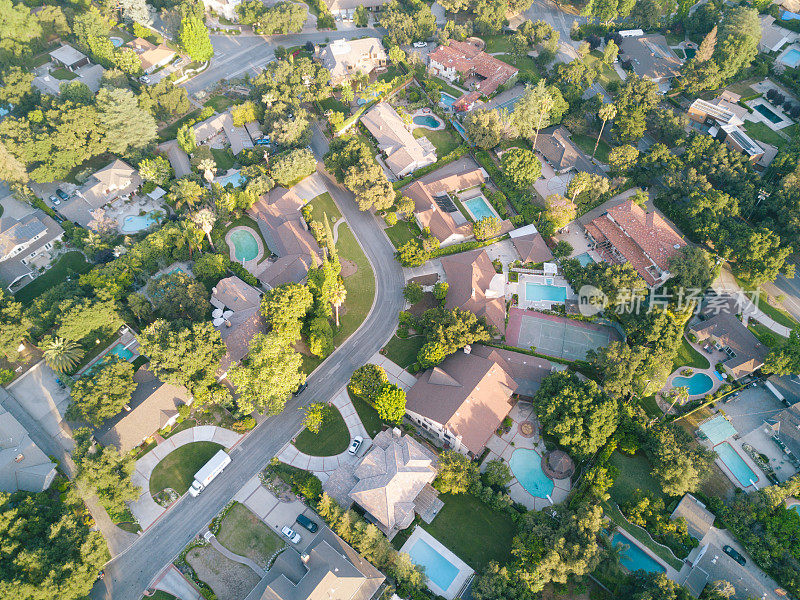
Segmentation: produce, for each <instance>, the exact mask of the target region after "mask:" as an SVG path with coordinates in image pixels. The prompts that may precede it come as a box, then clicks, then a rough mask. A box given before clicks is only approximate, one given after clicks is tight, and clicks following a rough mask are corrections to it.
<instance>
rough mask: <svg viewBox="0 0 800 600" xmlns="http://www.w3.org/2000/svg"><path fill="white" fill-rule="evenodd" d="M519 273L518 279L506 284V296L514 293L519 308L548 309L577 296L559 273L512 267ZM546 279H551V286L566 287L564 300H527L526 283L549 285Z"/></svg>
mask: <svg viewBox="0 0 800 600" xmlns="http://www.w3.org/2000/svg"><path fill="white" fill-rule="evenodd" d="M514 270H515V271H517V272H518V273H519V280H518V281H517V282H513V281H512V282H510V283H509V284H508V285H507V286H506V298H509V299H510V298H511V297H512V296H513V295H514V294H516V295H517V306H518V307H519V308H521V309H524V310H528V309H532V310H536V309H546V310H550V309H552V307H553V306H554V305H557V304H561V305H563V304H565V302H566V301H567V300H577V298H578V296H577V295H576V294H575V292H574V291H573V289H572V288H571V287H570V285H569V283H568V282H567V280H566V279H565V278H564V277H563V276H561V275H553V274H545V273H544V272H543V271H542V272H541V274H538V273H534V272H532V271H531V272H526V271H525V270H522V269H514ZM547 280H552V281H553V287H563V288H565V289H566V297H565V299H564V302H560V301H558V300H528V298H527V296H526V292H525V290H526V288H525V284H526V283H537V284H540V285H549V284H548V283H547Z"/></svg>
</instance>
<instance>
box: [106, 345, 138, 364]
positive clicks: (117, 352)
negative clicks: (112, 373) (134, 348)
mask: <svg viewBox="0 0 800 600" xmlns="http://www.w3.org/2000/svg"><path fill="white" fill-rule="evenodd" d="M108 354H113V355H114V356H119V357H120V358H121V359H122V360H130V359H132V358H133V352H131V351H130V350H128V349H127V348H126V347H125V344H121V343H120V344H117V345H116V346H114V347H113V348H112V349H111V350H110V351H109V353H108Z"/></svg>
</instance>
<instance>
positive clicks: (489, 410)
mask: <svg viewBox="0 0 800 600" xmlns="http://www.w3.org/2000/svg"><path fill="white" fill-rule="evenodd" d="M468 350H469V352H468ZM511 370H512V369H511V367H510V366H509V364H508V363H507V362H506V360H505V359H504V358H503V357H502V356H501V355H500V353H498V352H495V351H494V349H492V350H490V351H489V352H488V354H486V356H485V357H484V356H478V354H473V353H471V349H467V348H465V349H464V350H463V351H461V350H460V351H458V352H456V353H455V354H451V355H450V356H448V357H447V358H446V359H444V361H443V362H442V363H441V364H439V365H437V366H436V367H433V368H432V369H428V370H426V371H425V372H423V373H422V374H421V375H420V376H419V377H418V379H417V382H416V383H415V384H414V385H413V386H412V387H411V388H410V389H409V390H408V391H407V393H406V413H407V414H408V416H409V417H410V418H411V420H412V421H414V422H415V423H416V424H418V425H420V426H421V427H423V428H424V429H425V430H426V431H427V432H428V433H430V434H433V435H435V436H437V437H438V438H439V439H440V440H441V441H442V442H443V443H444V444H447V445H448V446H450V447H451V448H453V449H454V450H457V451H459V452H462V453H464V454H471V455H472V456H479V455H480V454H481V452H482V451H483V449H484V447H485V446H486V443H487V442H488V441H489V439H490V438H491V437H492V434H493V433H494V432H495V431H496V430H497V428H498V427H499V426H500V423H502V421H503V419H504V418H506V416H508V413H509V411H510V410H511V407H512V404H511V395H512V394H513V393H514V392H515V391H516V389H517V387H518V384H517V382H516V381H514V379H513V377H512V376H511Z"/></svg>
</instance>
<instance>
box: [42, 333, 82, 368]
mask: <svg viewBox="0 0 800 600" xmlns="http://www.w3.org/2000/svg"><path fill="white" fill-rule="evenodd" d="M41 350H42V354H43V355H44V360H45V362H46V363H47V365H48V366H49V367H50V368H51V369H53V370H54V371H56V372H58V373H66V372H67V371H71V370H72V369H74V368H75V366H76V365H77V364H78V361H79V360H80V359H81V358H82V357H83V350H81V347H80V346H79V345H78V344H77V343H76V342H73V341H72V340H66V339H64V338H60V337H57V338H53V339H52V340H49V341H48V342H46V343H45V344H44V345H43V346H42V348H41Z"/></svg>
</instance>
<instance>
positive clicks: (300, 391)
mask: <svg viewBox="0 0 800 600" xmlns="http://www.w3.org/2000/svg"><path fill="white" fill-rule="evenodd" d="M307 387H308V384H307V383H304V384H302V385H301V386H300V387H299V388H297V389H296V390H295V391H293V392H292V396H299V395H300V394H302V393H303V390H305V389H306V388H307Z"/></svg>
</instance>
